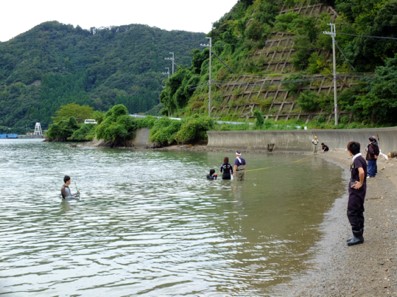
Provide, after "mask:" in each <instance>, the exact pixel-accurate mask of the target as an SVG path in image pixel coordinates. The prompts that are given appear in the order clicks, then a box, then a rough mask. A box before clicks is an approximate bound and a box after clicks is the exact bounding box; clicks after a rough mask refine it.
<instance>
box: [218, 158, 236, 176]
mask: <svg viewBox="0 0 397 297" xmlns="http://www.w3.org/2000/svg"><path fill="white" fill-rule="evenodd" d="M220 172H221V173H222V179H232V175H233V166H232V165H231V164H230V163H229V158H228V157H225V158H224V159H223V164H222V165H221V168H220Z"/></svg>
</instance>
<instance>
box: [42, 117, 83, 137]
mask: <svg viewBox="0 0 397 297" xmlns="http://www.w3.org/2000/svg"><path fill="white" fill-rule="evenodd" d="M79 127H80V126H79V124H78V123H77V121H76V119H75V118H74V117H70V118H69V119H62V120H60V121H58V122H56V123H54V124H51V125H50V127H49V128H48V131H47V133H46V136H47V139H48V140H49V141H68V140H70V137H71V136H72V135H73V132H74V131H76V130H77V129H78V128H79Z"/></svg>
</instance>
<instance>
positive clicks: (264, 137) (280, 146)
mask: <svg viewBox="0 0 397 297" xmlns="http://www.w3.org/2000/svg"><path fill="white" fill-rule="evenodd" d="M207 133H208V144H207V146H208V147H214V148H215V147H219V148H233V149H241V150H243V149H247V150H267V149H268V145H269V144H270V145H271V144H274V151H302V152H307V151H312V150H313V147H312V143H311V140H312V138H313V136H314V135H316V136H317V137H318V140H319V145H318V149H319V150H320V149H321V145H320V143H322V142H324V143H325V144H326V145H328V146H329V148H330V149H331V150H332V149H345V148H346V145H347V143H348V142H349V141H352V140H354V141H358V142H360V144H361V151H363V150H364V148H365V147H366V146H367V144H368V143H369V140H368V137H369V136H371V135H374V136H376V137H377V138H378V139H379V146H380V148H381V150H382V152H383V153H386V154H387V153H389V152H395V151H397V127H390V128H368V129H343V130H342V129H328V130H316V129H313V130H278V131H208V132H207Z"/></svg>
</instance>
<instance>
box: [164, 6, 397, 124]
mask: <svg viewBox="0 0 397 297" xmlns="http://www.w3.org/2000/svg"><path fill="white" fill-rule="evenodd" d="M318 3H323V4H326V5H330V6H331V7H332V8H333V9H334V10H335V11H336V12H337V13H338V15H337V16H336V19H335V20H332V19H331V16H330V14H329V13H322V14H319V15H308V14H300V13H298V10H293V9H290V10H286V9H288V8H294V7H296V6H304V5H310V4H318ZM282 10H284V11H283V12H282V13H281V11H282ZM396 15H397V1H396V0H369V1H362V0H318V1H315V0H313V1H306V0H275V1H267V0H240V1H238V3H237V4H236V5H235V6H234V7H233V9H232V10H231V11H230V12H229V13H227V14H226V15H225V16H224V17H223V18H221V19H220V20H219V21H218V22H215V23H214V26H213V30H212V31H211V32H210V34H209V35H210V36H211V37H212V44H213V47H212V55H213V56H212V57H213V58H212V68H211V72H212V93H213V98H212V99H213V104H216V102H217V100H218V98H219V97H218V96H219V94H217V93H216V86H217V85H218V84H221V83H222V82H223V81H230V80H233V77H236V76H238V75H256V76H262V77H264V76H268V75H272V74H271V73H267V72H266V71H265V69H264V68H263V65H262V62H263V61H261V60H258V59H257V60H255V59H253V53H255V51H257V50H260V49H262V48H263V46H264V44H265V42H266V40H267V39H268V37H269V36H270V34H271V33H272V32H285V33H288V34H292V35H293V36H294V41H295V46H294V54H293V57H292V62H293V65H294V69H295V70H294V72H292V73H288V75H286V76H285V78H287V79H288V77H291V78H292V79H290V80H289V81H286V82H285V85H286V86H287V87H288V88H289V89H290V90H291V92H296V96H297V103H298V104H299V106H300V107H301V108H302V110H304V111H308V112H314V113H315V112H318V111H320V110H321V111H323V112H328V111H330V112H331V109H332V98H331V97H330V96H324V95H318V94H316V93H313V92H310V91H305V90H304V88H303V87H304V85H305V84H309V83H310V79H307V78H305V79H306V81H305V80H303V79H302V77H303V75H304V76H305V77H307V76H308V75H314V74H324V75H331V74H332V63H330V56H332V55H331V53H332V49H331V44H332V43H331V38H330V36H329V35H326V34H323V32H324V31H329V30H330V27H329V23H330V22H334V23H335V24H336V31H337V37H336V43H337V44H336V45H337V47H336V48H337V53H336V56H337V59H336V61H337V72H338V73H344V74H349V73H350V74H354V76H355V77H356V84H355V85H354V86H352V87H351V88H350V89H347V90H345V91H344V92H343V93H342V94H340V104H339V107H340V111H341V112H342V113H343V112H344V113H347V112H350V113H351V115H352V116H351V117H350V118H349V119H353V120H354V121H357V122H360V123H366V124H367V125H368V124H376V125H395V124H397V118H396V117H393V116H391V115H392V114H393V112H395V106H396V105H397V97H396V96H394V97H393V95H394V93H395V92H394V91H393V88H392V86H393V84H394V86H395V81H394V79H393V76H392V75H391V74H390V73H393V71H394V70H393V66H392V64H393V62H392V61H394V60H389V59H395V53H396V52H397V21H396V17H395V16H396ZM208 60H209V54H208V49H204V50H202V51H201V52H195V54H194V56H193V60H192V64H191V66H190V67H186V68H185V69H180V70H179V72H178V73H177V74H176V75H175V76H174V77H171V78H170V80H169V81H167V83H166V87H165V88H164V90H163V92H162V94H161V102H162V103H163V106H164V109H163V113H164V114H167V115H174V116H175V115H176V116H189V115H192V114H197V113H199V114H206V113H207V112H208V110H207V104H208V103H207V102H208V101H207V97H208V95H207V94H208V72H209V69H208V67H209V63H208ZM373 72H375V77H376V79H375V80H372V73H373ZM278 75H280V74H278ZM381 90H385V91H384V92H382V91H381ZM302 91H303V92H302ZM187 98H188V100H187ZM221 116H222V117H223V118H225V119H227V118H228V115H226V114H225V115H221ZM252 116H254V117H255V115H252ZM341 120H342V121H341V123H342V124H344V121H345V120H347V117H346V116H342V117H341ZM320 121H322V119H320Z"/></svg>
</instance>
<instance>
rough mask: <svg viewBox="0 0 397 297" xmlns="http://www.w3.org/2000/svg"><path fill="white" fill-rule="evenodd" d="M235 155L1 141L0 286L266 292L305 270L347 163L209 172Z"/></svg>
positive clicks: (68, 292) (260, 159) (33, 292)
mask: <svg viewBox="0 0 397 297" xmlns="http://www.w3.org/2000/svg"><path fill="white" fill-rule="evenodd" d="M227 155H229V157H230V158H231V160H233V158H234V156H233V152H229V151H225V152H208V153H207V152H206V153H188V152H156V151H131V150H116V149H114V150H111V149H97V148H86V147H71V146H69V145H67V144H54V143H45V142H42V141H39V140H0V193H1V201H0V205H1V209H2V210H1V212H0V246H1V248H0V263H1V270H0V296H12V297H14V296H18V297H19V296H21V297H25V296H28V297H30V296H35V297H36V296H96V297H98V296H266V294H267V293H268V292H269V289H270V288H271V287H272V286H274V285H276V284H279V283H283V282H286V281H288V280H289V279H290V278H291V276H292V275H294V274H296V273H299V272H300V271H303V270H304V269H305V268H307V267H306V266H305V265H307V264H305V261H306V260H308V259H309V258H310V257H311V256H313V255H312V253H313V251H312V250H311V249H310V248H311V247H312V246H313V244H314V242H315V241H316V240H318V238H319V237H320V236H321V233H320V231H319V224H320V223H321V221H322V219H323V216H324V213H325V212H326V211H328V210H329V209H330V208H331V206H332V203H333V202H334V200H335V199H336V198H337V197H339V196H340V195H341V193H342V192H343V187H344V185H343V183H342V178H341V170H340V169H339V168H337V167H336V166H334V165H331V164H328V163H326V162H324V161H323V160H322V159H320V158H316V157H315V156H312V155H310V156H302V155H271V154H269V155H267V154H247V155H244V157H245V158H246V159H247V162H248V166H249V167H248V171H247V173H246V179H245V181H243V182H238V181H222V180H217V181H207V180H206V179H205V175H206V174H207V172H208V170H209V168H216V169H217V171H218V167H219V165H220V163H221V162H222V160H223V157H224V156H227ZM65 174H69V175H71V176H72V185H71V188H72V191H75V190H76V189H77V188H78V189H79V190H80V191H81V193H82V196H81V200H80V201H70V202H62V201H61V199H60V198H59V192H60V187H61V186H62V184H63V181H62V179H63V176H64V175H65ZM324 181H326V182H325V184H326V185H327V186H326V187H324V186H323V185H324ZM329 185H333V186H332V187H330V186H329Z"/></svg>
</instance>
